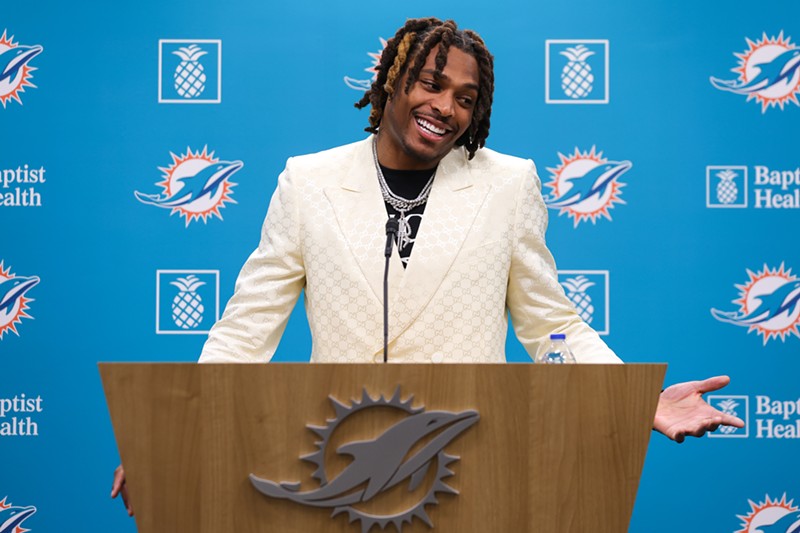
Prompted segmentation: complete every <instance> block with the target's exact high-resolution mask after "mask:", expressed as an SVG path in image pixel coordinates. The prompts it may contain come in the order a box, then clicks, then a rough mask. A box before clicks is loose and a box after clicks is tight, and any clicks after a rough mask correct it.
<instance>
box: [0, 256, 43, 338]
mask: <svg viewBox="0 0 800 533" xmlns="http://www.w3.org/2000/svg"><path fill="white" fill-rule="evenodd" d="M39 281H41V280H40V279H39V277H38V276H17V275H16V274H12V273H11V267H8V268H3V261H0V340H3V336H4V335H5V334H6V333H8V332H11V333H13V334H15V335H17V336H19V332H18V331H17V325H19V324H20V323H21V322H22V319H23V318H29V319H31V320H32V319H33V317H32V316H31V315H29V314H28V313H26V311H28V309H29V306H28V304H29V303H31V302H33V301H34V300H33V298H30V297H29V296H27V294H28V291H30V290H31V289H32V288H34V287H35V286H36V285H38V284H39Z"/></svg>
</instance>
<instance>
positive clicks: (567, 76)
mask: <svg viewBox="0 0 800 533" xmlns="http://www.w3.org/2000/svg"><path fill="white" fill-rule="evenodd" d="M559 54H561V55H563V56H566V57H567V59H569V63H567V64H566V65H564V68H563V69H562V70H561V88H562V89H563V90H564V94H566V95H567V96H569V97H570V98H586V97H587V96H589V93H590V92H592V83H594V74H592V67H591V66H589V64H588V63H587V62H586V58H588V57H589V56H591V55H594V52H593V51H591V50H589V49H588V48H586V47H585V46H584V45H582V44H579V45H578V46H575V47H570V48H567V49H566V50H564V51H563V52H559Z"/></svg>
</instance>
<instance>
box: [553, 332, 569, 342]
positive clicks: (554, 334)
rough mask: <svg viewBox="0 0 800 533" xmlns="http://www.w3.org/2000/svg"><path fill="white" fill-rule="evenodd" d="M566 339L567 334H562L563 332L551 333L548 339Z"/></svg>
mask: <svg viewBox="0 0 800 533" xmlns="http://www.w3.org/2000/svg"><path fill="white" fill-rule="evenodd" d="M566 339H567V336H566V335H564V334H563V333H553V334H552V335H550V340H551V341H563V340H566Z"/></svg>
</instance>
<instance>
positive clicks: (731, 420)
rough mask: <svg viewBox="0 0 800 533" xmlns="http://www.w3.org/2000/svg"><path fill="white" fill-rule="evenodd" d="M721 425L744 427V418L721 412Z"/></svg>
mask: <svg viewBox="0 0 800 533" xmlns="http://www.w3.org/2000/svg"><path fill="white" fill-rule="evenodd" d="M722 425H723V426H733V427H737V428H743V427H744V420H742V419H741V418H739V417H738V416H733V415H726V414H723V415H722Z"/></svg>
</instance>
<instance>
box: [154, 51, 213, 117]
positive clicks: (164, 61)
mask: <svg viewBox="0 0 800 533" xmlns="http://www.w3.org/2000/svg"><path fill="white" fill-rule="evenodd" d="M158 80H159V81H158V101H159V103H164V104H198V103H200V104H218V103H220V102H221V101H222V41H220V40H212V39H195V40H185V39H162V40H160V41H158Z"/></svg>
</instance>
